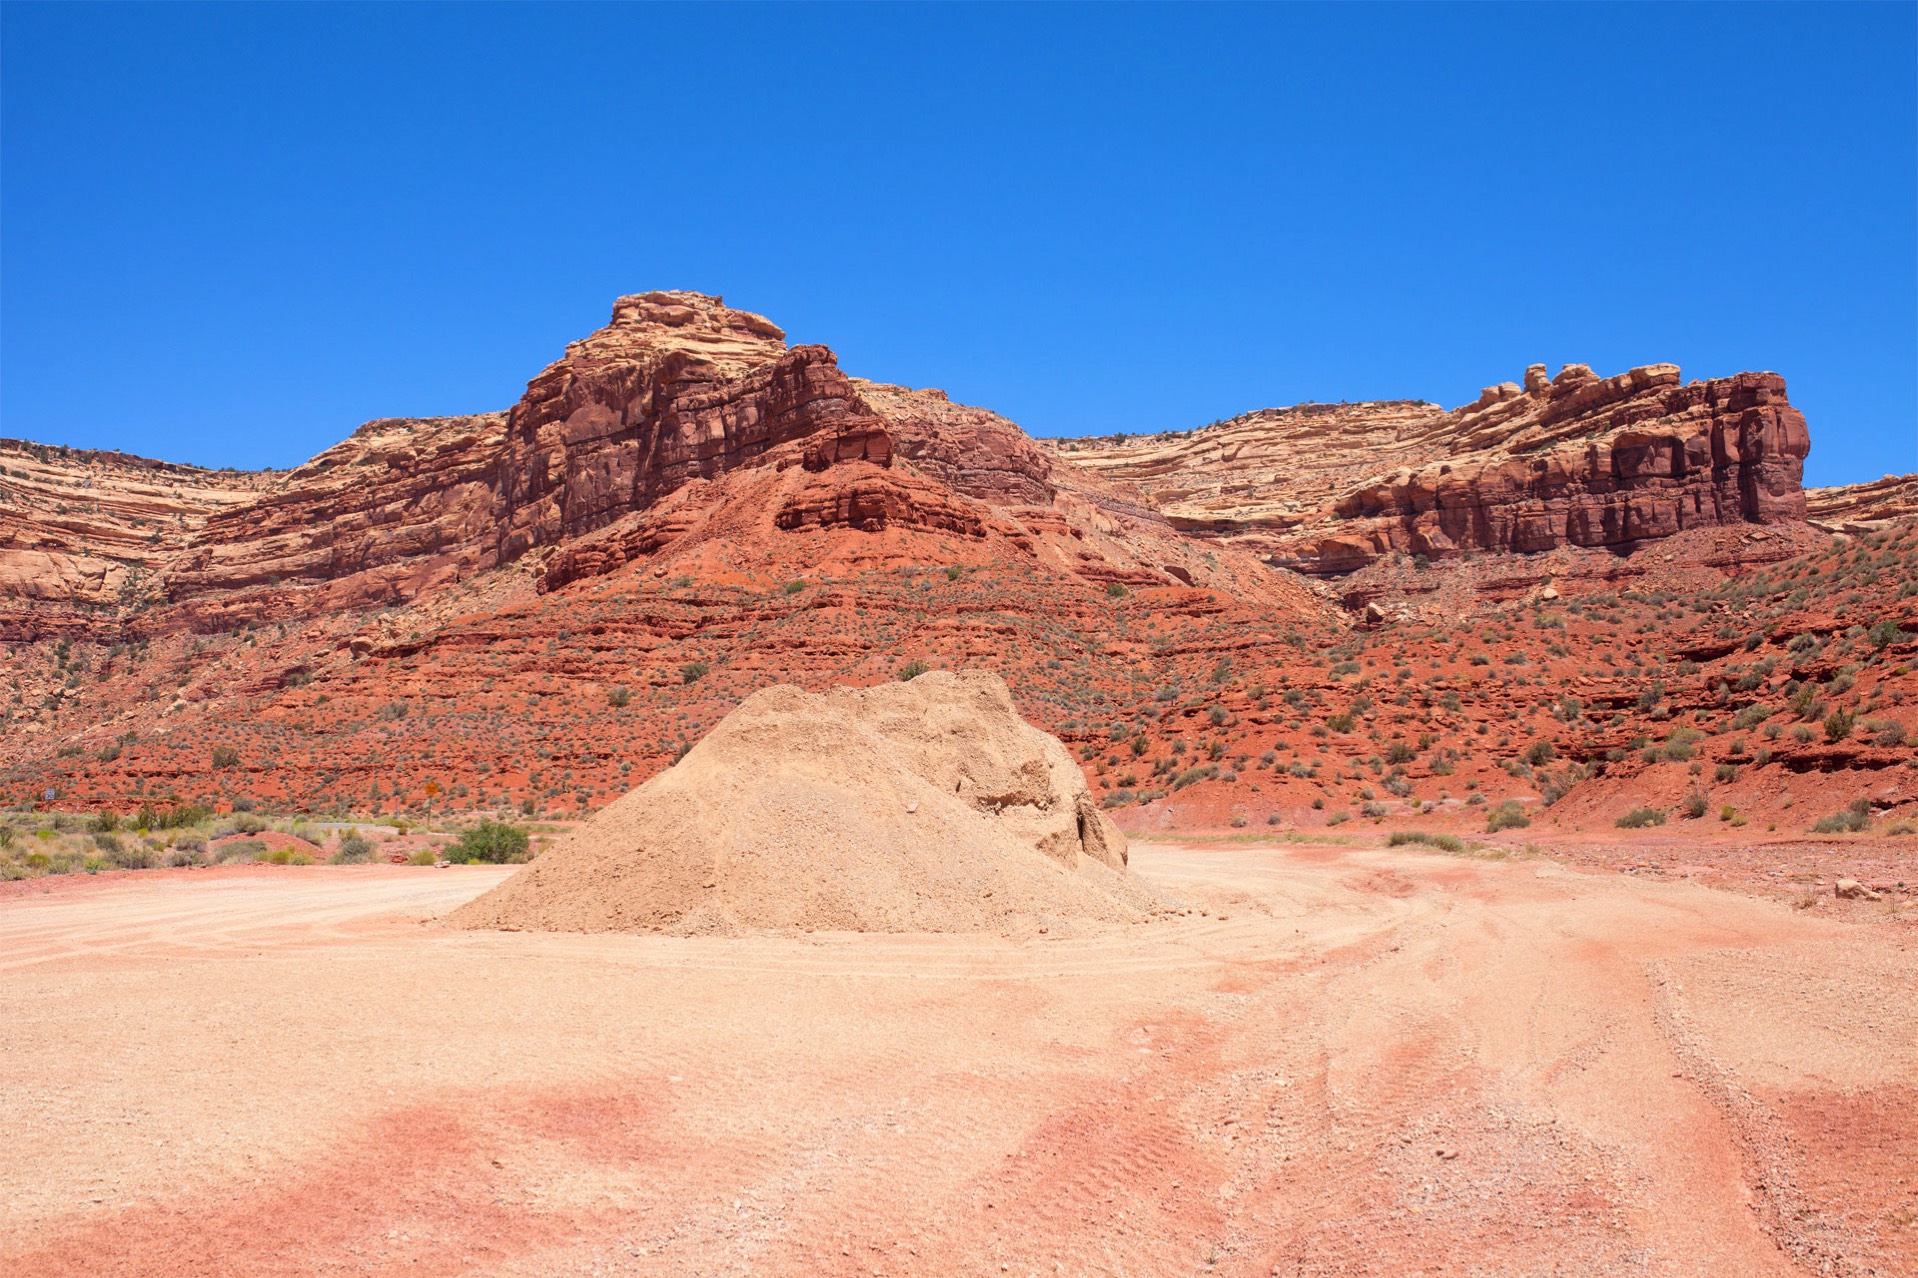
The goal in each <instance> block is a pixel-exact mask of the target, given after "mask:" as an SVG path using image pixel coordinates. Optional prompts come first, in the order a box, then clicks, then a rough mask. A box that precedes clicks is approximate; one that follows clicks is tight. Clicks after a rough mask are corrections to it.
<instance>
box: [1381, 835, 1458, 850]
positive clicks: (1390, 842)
mask: <svg viewBox="0 0 1918 1278" xmlns="http://www.w3.org/2000/svg"><path fill="white" fill-rule="evenodd" d="M1408 843H1422V844H1425V845H1426V846H1428V847H1435V848H1441V849H1443V850H1444V851H1447V852H1463V851H1465V840H1464V839H1461V838H1459V837H1458V836H1457V835H1456V834H1427V833H1426V832H1425V831H1423V830H1395V831H1393V833H1392V837H1391V838H1389V839H1387V840H1386V841H1385V846H1387V847H1389V848H1397V847H1404V846H1405V845H1406V844H1408Z"/></svg>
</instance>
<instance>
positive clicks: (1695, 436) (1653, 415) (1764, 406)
mask: <svg viewBox="0 0 1918 1278" xmlns="http://www.w3.org/2000/svg"><path fill="white" fill-rule="evenodd" d="M1049 446H1050V447H1051V449H1052V450H1053V451H1054V452H1055V454H1056V455H1058V456H1061V457H1063V458H1065V459H1067V460H1070V461H1072V462H1075V463H1077V464H1078V465H1080V466H1082V467H1086V468H1088V469H1092V470H1095V471H1097V472H1098V473H1100V474H1102V475H1105V476H1107V477H1109V478H1113V479H1118V480H1123V481H1129V482H1131V483H1134V484H1137V485H1138V486H1139V487H1140V488H1142V489H1144V490H1145V491H1146V492H1148V493H1149V494H1151V495H1152V496H1153V498H1154V500H1155V501H1156V503H1157V504H1158V506H1159V508H1160V509H1161V510H1162V511H1163V512H1164V513H1165V514H1166V515H1167V517H1168V518H1169V519H1171V520H1172V522H1173V523H1174V524H1175V525H1176V526H1178V527H1181V528H1183V529H1186V530H1189V531H1191V532H1194V533H1197V534H1200V535H1203V536H1208V537H1213V538H1217V539H1221V540H1228V541H1232V542H1236V543H1239V544H1241V545H1243V546H1244V547H1246V548H1248V549H1254V550H1257V551H1258V552H1260V553H1261V555H1262V556H1264V557H1265V558H1266V559H1267V561H1268V562H1270V563H1273V564H1277V565H1281V566H1284V567H1289V568H1294V569H1297V570H1299V571H1301V572H1307V573H1311V574H1314V575H1319V576H1329V575H1337V574H1341V573H1345V572H1350V571H1352V570H1354V569H1356V568H1359V567H1362V566H1363V565H1365V564H1367V563H1370V562H1372V561H1373V560H1375V559H1378V558H1379V557H1381V556H1384V555H1388V554H1393V553H1404V554H1412V555H1425V556H1429V557H1433V558H1442V557H1446V556H1453V555H1462V554H1467V553H1471V552H1475V551H1516V552H1533V551H1543V550H1550V549H1554V548H1556V547H1559V546H1567V545H1570V546H1584V547H1604V548H1609V549H1614V550H1620V551H1629V550H1632V549H1634V548H1636V547H1638V546H1641V545H1643V544H1645V543H1647V542H1650V541H1655V540H1658V539H1660V538H1663V537H1668V536H1671V535H1672V534H1674V533H1676V532H1679V531H1681V530H1684V529H1688V528H1699V527H1711V526H1717V525H1723V524H1732V523H1741V522H1749V523H1774V522H1782V521H1787V520H1799V519H1803V518H1804V517H1805V513H1806V508H1805V498H1804V493H1803V490H1802V488H1801V487H1800V481H1801V477H1802V473H1803V462H1804V458H1805V455H1806V452H1807V451H1808V449H1809V446H1810V444H1809V436H1808V434H1807V432H1806V428H1805V420H1804V417H1803V415H1802V414H1800V413H1799V412H1798V411H1797V410H1796V409H1794V408H1793V407H1792V406H1791V404H1790V402H1789V401H1788V400H1787V399H1786V396H1785V383H1784V379H1783V378H1781V377H1779V376H1778V375H1776V374H1774V373H1740V374H1737V375H1736V376H1733V377H1728V378H1720V379H1715V380H1712V381H1704V382H1692V383H1689V384H1682V383H1681V382H1680V379H1679V372H1678V369H1677V367H1675V366H1674V365H1670V364H1654V365H1650V366H1647V367H1644V368H1636V369H1633V370H1631V371H1630V372H1627V373H1623V374H1620V375H1618V376H1616V377H1608V378H1600V377H1597V376H1596V375H1594V374H1593V373H1592V371H1591V370H1590V369H1589V368H1587V367H1586V366H1584V365H1582V364H1568V365H1566V366H1565V368H1564V369H1563V370H1561V371H1560V373H1559V374H1558V376H1557V377H1554V378H1551V379H1549V380H1548V379H1546V377H1545V370H1544V367H1543V366H1542V365H1534V366H1533V367H1532V368H1531V369H1529V370H1528V371H1527V374H1526V379H1525V387H1524V388H1521V387H1520V386H1518V385H1516V384H1514V383H1511V382H1506V383H1503V384H1501V385H1498V386H1493V387H1488V388H1487V389H1486V390H1485V391H1484V392H1483V393H1482V394H1481V395H1480V396H1479V398H1478V400H1477V401H1475V402H1474V403H1472V404H1469V405H1466V406H1465V407H1463V408H1459V409H1455V410H1452V411H1451V412H1445V411H1441V410H1440V409H1438V408H1437V407H1436V406H1433V405H1429V404H1424V403H1420V402H1417V401H1394V402H1387V403H1376V404H1351V405H1344V404H1342V405H1327V404H1308V405H1301V406H1299V407H1297V408H1291V409H1273V410H1266V411H1263V412H1258V413H1252V414H1249V415H1247V416H1245V417H1241V418H1236V419H1234V420H1233V421H1230V422H1225V423H1221V424H1219V425H1216V426H1210V427H1206V428H1204V429H1201V430H1198V431H1193V432H1190V433H1189V434H1182V435H1171V436H1166V435H1161V436H1152V437H1147V438H1145V439H1143V440H1108V439H1099V438H1093V439H1081V440H1061V441H1051V442H1050V445H1049Z"/></svg>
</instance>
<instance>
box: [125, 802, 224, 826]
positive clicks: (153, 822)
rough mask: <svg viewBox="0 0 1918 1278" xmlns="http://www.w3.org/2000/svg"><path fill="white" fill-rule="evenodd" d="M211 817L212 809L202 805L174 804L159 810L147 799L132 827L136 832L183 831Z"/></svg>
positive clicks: (135, 817) (135, 815)
mask: <svg viewBox="0 0 1918 1278" xmlns="http://www.w3.org/2000/svg"><path fill="white" fill-rule="evenodd" d="M212 815H213V809H211V808H209V807H207V806H206V805H205V804H202V803H175V804H172V805H171V806H169V807H167V808H165V809H161V808H159V807H157V806H156V805H155V804H154V803H153V801H152V800H151V799H149V800H147V801H146V802H145V803H142V804H141V805H140V810H139V811H138V812H137V813H135V814H134V817H133V827H134V829H136V830H183V829H185V828H186V827H188V826H190V825H198V824H200V822H202V821H204V820H206V819H207V818H208V817H210V816H212Z"/></svg>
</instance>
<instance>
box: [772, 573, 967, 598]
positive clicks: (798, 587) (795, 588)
mask: <svg viewBox="0 0 1918 1278" xmlns="http://www.w3.org/2000/svg"><path fill="white" fill-rule="evenodd" d="M946 580H947V581H957V580H959V574H958V573H956V572H954V571H952V570H951V569H950V568H948V569H947V570H946ZM805 588H806V583H805V582H803V581H789V582H787V583H786V584H785V585H783V586H781V587H780V588H779V589H780V591H781V592H782V593H784V594H788V595H796V594H798V593H799V592H800V591H802V590H804V589H805Z"/></svg>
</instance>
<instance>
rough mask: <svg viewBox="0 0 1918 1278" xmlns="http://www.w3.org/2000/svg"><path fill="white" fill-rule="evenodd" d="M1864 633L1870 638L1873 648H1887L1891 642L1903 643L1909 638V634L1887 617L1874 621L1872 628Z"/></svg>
mask: <svg viewBox="0 0 1918 1278" xmlns="http://www.w3.org/2000/svg"><path fill="white" fill-rule="evenodd" d="M1866 635H1867V637H1868V638H1869V639H1870V640H1871V646H1872V647H1874V648H1889V647H1891V645H1892V644H1895V643H1903V642H1904V641H1905V640H1907V639H1909V638H1911V636H1910V635H1908V634H1906V633H1905V632H1904V631H1903V630H1901V629H1899V628H1898V623H1897V622H1896V621H1894V620H1892V619H1891V618H1889V617H1887V618H1885V619H1884V620H1883V621H1880V622H1876V623H1874V624H1873V625H1872V628H1871V629H1870V630H1869V631H1867V632H1866Z"/></svg>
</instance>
